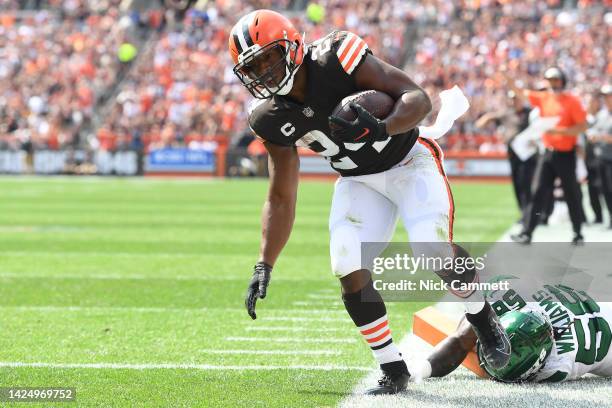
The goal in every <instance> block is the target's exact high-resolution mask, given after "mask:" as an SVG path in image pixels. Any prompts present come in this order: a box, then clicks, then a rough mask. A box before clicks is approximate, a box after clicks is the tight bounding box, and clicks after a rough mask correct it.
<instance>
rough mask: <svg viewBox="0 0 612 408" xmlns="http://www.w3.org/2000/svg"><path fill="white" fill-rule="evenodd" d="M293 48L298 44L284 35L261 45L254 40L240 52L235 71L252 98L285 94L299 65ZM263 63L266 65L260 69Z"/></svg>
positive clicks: (288, 90)
mask: <svg viewBox="0 0 612 408" xmlns="http://www.w3.org/2000/svg"><path fill="white" fill-rule="evenodd" d="M296 49H297V44H296V43H294V42H291V41H290V40H289V39H287V38H283V39H280V40H276V41H273V42H271V43H269V44H267V45H265V46H264V47H260V46H259V45H257V44H255V45H253V46H252V47H250V48H249V49H247V50H246V51H245V52H243V53H242V54H240V55H239V57H238V61H239V62H238V64H236V66H234V73H235V74H236V76H238V78H239V79H240V81H241V82H242V83H243V84H244V86H245V87H246V88H247V89H248V90H249V92H250V93H251V94H252V95H253V96H254V97H255V98H258V99H267V98H270V97H272V96H273V95H287V94H288V93H289V92H290V91H291V88H292V87H293V78H294V76H295V73H296V71H297V68H298V67H299V65H298V64H297V63H296V58H297V52H296ZM292 55H293V58H292ZM258 60H259V61H262V62H261V63H259V61H258ZM262 64H265V65H264V68H265V69H264V70H263V71H262V72H260V71H261V65H262Z"/></svg>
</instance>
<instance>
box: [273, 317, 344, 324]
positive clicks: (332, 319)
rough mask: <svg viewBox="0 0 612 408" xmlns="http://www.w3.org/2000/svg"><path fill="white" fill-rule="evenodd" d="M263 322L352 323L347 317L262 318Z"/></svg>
mask: <svg viewBox="0 0 612 408" xmlns="http://www.w3.org/2000/svg"><path fill="white" fill-rule="evenodd" d="M261 320H262V321H268V320H271V321H279V322H285V321H287V322H347V323H349V322H352V321H351V319H349V318H348V316H347V317H284V316H278V317H274V316H272V317H262V319H261Z"/></svg>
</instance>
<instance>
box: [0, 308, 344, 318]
mask: <svg viewBox="0 0 612 408" xmlns="http://www.w3.org/2000/svg"><path fill="white" fill-rule="evenodd" d="M0 310H7V311H10V310H15V311H40V312H116V311H120V312H125V311H129V312H142V313H166V312H181V313H200V312H239V313H245V316H246V311H245V309H244V308H241V307H225V308H207V307H201V308H182V307H139V306H0ZM261 313H262V314H282V315H283V316H265V315H264V316H262V317H261V320H262V321H265V320H282V321H285V320H288V321H292V320H294V319H297V320H295V321H308V320H312V321H349V320H348V318H334V317H302V316H287V315H288V314H289V315H290V314H297V315H300V314H305V313H308V314H312V315H317V314H321V315H327V314H332V313H342V314H346V312H345V311H344V310H325V309H309V310H303V309H269V310H265V311H262V312H261Z"/></svg>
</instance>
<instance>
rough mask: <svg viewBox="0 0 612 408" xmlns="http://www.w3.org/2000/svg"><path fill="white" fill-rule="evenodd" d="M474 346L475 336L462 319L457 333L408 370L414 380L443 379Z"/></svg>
mask: <svg viewBox="0 0 612 408" xmlns="http://www.w3.org/2000/svg"><path fill="white" fill-rule="evenodd" d="M475 345H476V334H475V333H474V331H473V330H472V326H471V325H470V323H469V322H468V321H467V320H466V319H465V318H463V319H462V320H461V322H459V326H458V327H457V331H456V332H455V333H454V334H453V335H451V336H449V337H447V338H446V339H444V340H442V341H441V342H440V343H438V344H437V345H436V347H434V349H433V351H432V352H431V354H430V355H429V356H428V357H427V359H426V360H425V361H423V360H422V361H414V362H413V363H412V364H411V366H410V367H409V368H410V372H411V374H412V375H413V376H414V378H415V380H417V381H418V380H421V379H425V378H429V377H444V376H446V375H448V374H450V373H452V372H453V371H455V369H456V368H457V367H459V366H460V365H461V363H462V362H463V360H465V357H466V356H467V354H468V352H469V351H470V350H472V349H473V348H474V346H475Z"/></svg>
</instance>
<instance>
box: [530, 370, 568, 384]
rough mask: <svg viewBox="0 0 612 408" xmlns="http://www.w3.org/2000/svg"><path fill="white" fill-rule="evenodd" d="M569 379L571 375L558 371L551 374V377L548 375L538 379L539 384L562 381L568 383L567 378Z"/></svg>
mask: <svg viewBox="0 0 612 408" xmlns="http://www.w3.org/2000/svg"><path fill="white" fill-rule="evenodd" d="M568 377H569V373H568V372H567V371H563V370H557V371H554V372H552V373H550V375H548V373H547V374H546V375H545V376H541V377H540V376H538V377H537V379H536V380H537V382H549V383H550V382H561V381H566V380H567V378H568Z"/></svg>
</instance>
